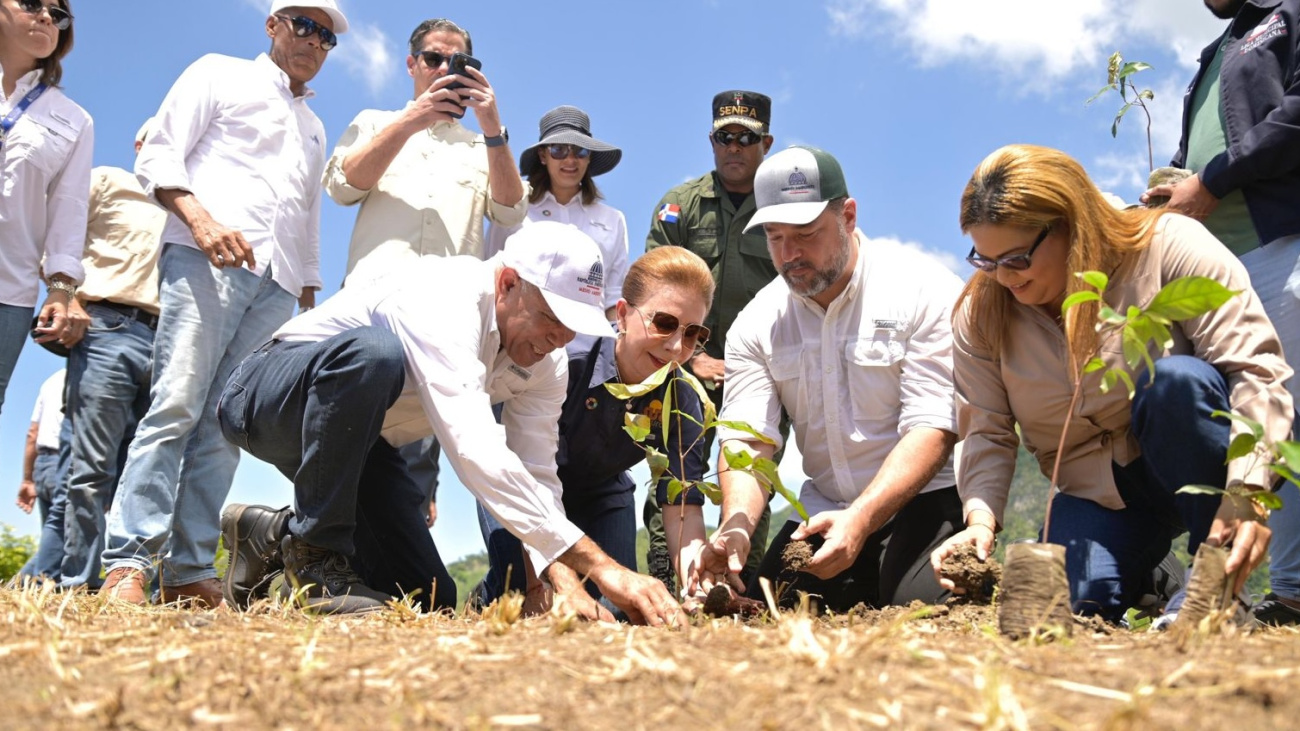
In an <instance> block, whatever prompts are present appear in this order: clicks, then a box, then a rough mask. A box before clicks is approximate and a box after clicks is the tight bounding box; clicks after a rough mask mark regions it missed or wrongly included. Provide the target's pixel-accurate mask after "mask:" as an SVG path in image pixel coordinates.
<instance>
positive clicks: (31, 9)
mask: <svg viewBox="0 0 1300 731" xmlns="http://www.w3.org/2000/svg"><path fill="white" fill-rule="evenodd" d="M18 7H20V8H22V9H23V11H25V12H28V13H31V14H32V15H40V14H41V11H42V10H44V11H45V12H47V13H49V14H50V22H51V23H53V24H54V27H55V28H58V29H59V30H67V29H68V28H70V27H72V13H69V12H68V11H66V10H64V9H63V8H61V7H59V6H58V5H46V4H45V3H44V2H42V1H41V0H18Z"/></svg>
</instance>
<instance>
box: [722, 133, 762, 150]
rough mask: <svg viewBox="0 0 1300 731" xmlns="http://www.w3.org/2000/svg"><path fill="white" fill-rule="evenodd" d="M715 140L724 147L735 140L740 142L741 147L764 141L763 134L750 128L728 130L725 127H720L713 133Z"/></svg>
mask: <svg viewBox="0 0 1300 731" xmlns="http://www.w3.org/2000/svg"><path fill="white" fill-rule="evenodd" d="M713 141H714V142H716V143H718V144H719V145H722V146H723V147H726V146H727V145H730V144H731V143H733V142H735V143H737V144H739V145H740V146H741V147H749V146H750V145H756V144H758V143H759V142H762V141H763V135H761V134H759V133H757V132H751V131H749V130H745V131H744V132H728V131H727V130H725V129H720V130H718V131H716V132H714V133H713Z"/></svg>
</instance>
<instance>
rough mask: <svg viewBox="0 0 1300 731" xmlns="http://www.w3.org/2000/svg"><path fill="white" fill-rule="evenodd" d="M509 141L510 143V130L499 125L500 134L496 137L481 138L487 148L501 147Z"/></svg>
mask: <svg viewBox="0 0 1300 731" xmlns="http://www.w3.org/2000/svg"><path fill="white" fill-rule="evenodd" d="M509 141H510V130H508V129H506V126H505V125H504V124H503V125H501V134H499V135H497V136H496V137H484V138H483V143H484V144H486V145H487V146H488V147H501V146H502V145H504V144H506V143H507V142H509Z"/></svg>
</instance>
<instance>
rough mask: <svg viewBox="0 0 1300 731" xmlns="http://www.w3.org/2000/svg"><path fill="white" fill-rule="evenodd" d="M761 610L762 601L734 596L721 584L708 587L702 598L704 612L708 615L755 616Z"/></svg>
mask: <svg viewBox="0 0 1300 731" xmlns="http://www.w3.org/2000/svg"><path fill="white" fill-rule="evenodd" d="M763 610H764V606H763V603H762V602H759V601H755V600H753V599H749V598H747V597H743V596H736V595H735V594H732V593H731V589H729V588H727V587H726V586H723V585H722V584H719V585H717V586H715V587H713V588H712V589H710V590H709V594H708V596H706V597H705V598H704V613H705V614H707V615H709V616H710V617H735V616H740V617H757V616H758V615H760V614H762V613H763Z"/></svg>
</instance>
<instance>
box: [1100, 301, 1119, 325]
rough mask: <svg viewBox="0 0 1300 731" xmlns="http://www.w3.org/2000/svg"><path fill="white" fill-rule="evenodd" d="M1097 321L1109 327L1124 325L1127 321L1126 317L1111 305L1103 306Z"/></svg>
mask: <svg viewBox="0 0 1300 731" xmlns="http://www.w3.org/2000/svg"><path fill="white" fill-rule="evenodd" d="M1097 319H1098V320H1100V321H1102V322H1104V323H1106V324H1107V325H1123V324H1124V323H1125V322H1126V320H1125V319H1124V316H1123V315H1121V314H1119V313H1118V312H1116V311H1115V310H1113V309H1111V307H1110V305H1106V304H1103V305H1102V306H1101V309H1100V310H1098V311H1097Z"/></svg>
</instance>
